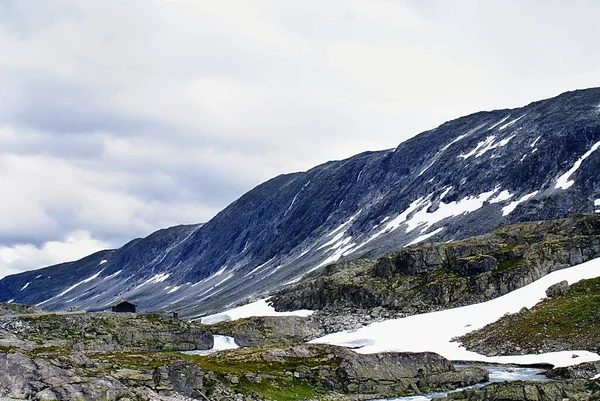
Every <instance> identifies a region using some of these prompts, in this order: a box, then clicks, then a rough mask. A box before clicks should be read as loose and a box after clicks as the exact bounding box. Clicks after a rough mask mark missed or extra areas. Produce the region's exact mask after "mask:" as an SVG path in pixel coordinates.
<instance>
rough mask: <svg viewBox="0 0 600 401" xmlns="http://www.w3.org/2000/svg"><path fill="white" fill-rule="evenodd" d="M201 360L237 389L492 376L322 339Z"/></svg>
mask: <svg viewBox="0 0 600 401" xmlns="http://www.w3.org/2000/svg"><path fill="white" fill-rule="evenodd" d="M201 364H207V365H209V366H215V365H218V366H221V367H222V369H223V370H222V371H220V372H219V371H216V374H217V375H218V376H219V377H221V378H222V379H223V380H226V381H228V382H229V383H230V384H231V385H232V386H231V388H232V389H234V390H236V389H238V390H240V391H244V389H245V388H247V387H250V388H251V387H252V384H254V383H263V384H265V382H270V381H273V380H275V381H276V382H279V383H280V384H279V387H283V388H285V387H286V386H287V387H289V388H293V387H295V386H296V387H297V386H299V385H303V386H309V387H310V388H321V389H324V390H327V391H334V392H341V393H349V394H369V395H372V396H373V398H377V397H391V396H394V395H398V394H418V393H420V392H422V391H424V390H427V391H429V390H432V389H434V390H435V389H439V390H442V389H449V388H456V387H457V386H459V385H463V384H464V385H471V384H475V383H479V382H483V381H486V380H487V379H488V373H487V370H485V369H482V368H477V367H472V368H467V369H462V370H456V369H455V368H454V367H453V365H452V363H450V361H448V360H446V359H444V358H443V357H441V356H439V355H437V354H434V353H428V352H425V353H380V354H371V355H362V354H357V353H355V352H353V351H350V350H348V349H345V348H341V347H335V346H330V345H320V344H303V345H294V346H289V347H276V348H266V349H265V348H263V349H252V348H246V349H237V350H231V351H226V352H222V353H218V354H215V355H214V356H210V357H208V358H205V359H203V360H202V362H201ZM286 371H289V373H290V375H289V376H288V375H287V374H286V373H285V372H286ZM275 399H277V398H275Z"/></svg>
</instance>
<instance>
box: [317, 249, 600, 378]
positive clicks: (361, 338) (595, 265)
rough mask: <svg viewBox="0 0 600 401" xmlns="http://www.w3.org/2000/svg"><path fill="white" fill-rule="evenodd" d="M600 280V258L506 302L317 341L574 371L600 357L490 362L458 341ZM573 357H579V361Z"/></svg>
mask: <svg viewBox="0 0 600 401" xmlns="http://www.w3.org/2000/svg"><path fill="white" fill-rule="evenodd" d="M598 276H600V258H599V259H594V260H591V261H589V262H586V263H583V264H581V265H578V266H574V267H570V268H567V269H563V270H559V271H555V272H553V273H550V274H548V275H546V276H544V277H542V278H541V279H539V280H537V281H535V282H533V283H531V284H529V285H527V286H525V287H522V288H520V289H517V290H515V291H512V292H510V293H508V294H506V295H504V296H502V297H499V298H496V299H493V300H490V301H487V302H483V303H479V304H475V305H470V306H464V307H460V308H455V309H447V310H444V311H438V312H431V313H425V314H421V315H415V316H410V317H406V318H402V319H392V320H387V321H383V322H378V323H372V324H370V325H369V326H366V327H363V328H360V329H358V330H354V331H342V332H338V333H334V334H330V335H327V336H325V337H322V338H319V339H316V340H313V341H311V342H314V343H326V344H334V345H341V346H349V345H357V344H358V345H363V346H362V348H360V349H358V350H357V352H360V353H364V354H371V353H376V352H387V351H400V352H426V351H429V352H436V353H438V354H440V355H442V356H443V357H445V358H447V359H450V360H465V361H467V360H472V361H481V362H492V363H518V364H533V363H536V364H537V363H550V364H552V365H554V366H557V367H559V366H568V365H573V364H579V363H582V362H590V361H597V360H600V355H597V354H594V353H592V352H587V351H577V350H573V351H563V352H553V353H547V354H537V355H517V356H502V357H486V356H484V355H480V354H477V353H475V352H471V351H467V350H466V349H465V348H463V347H462V346H461V344H459V343H457V342H452V339H453V338H454V337H457V336H462V335H464V334H467V333H468V332H471V331H473V330H477V329H480V328H482V327H484V326H485V325H487V324H490V323H493V322H495V321H496V320H498V319H500V318H501V317H502V316H503V315H505V314H507V313H517V312H518V311H520V310H521V309H522V308H524V307H527V308H531V307H533V306H534V305H535V304H537V303H538V302H539V301H541V300H542V299H543V298H545V297H546V293H545V291H546V289H547V288H548V287H549V286H551V285H553V284H556V283H558V282H560V281H563V280H568V281H569V283H570V284H573V283H575V282H577V281H580V280H583V279H590V278H595V277H598ZM573 354H576V355H578V356H579V357H578V358H573Z"/></svg>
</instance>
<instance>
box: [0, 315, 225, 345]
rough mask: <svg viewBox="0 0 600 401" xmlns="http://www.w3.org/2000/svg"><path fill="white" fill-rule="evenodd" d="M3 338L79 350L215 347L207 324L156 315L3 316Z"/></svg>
mask: <svg viewBox="0 0 600 401" xmlns="http://www.w3.org/2000/svg"><path fill="white" fill-rule="evenodd" d="M3 337H6V338H10V337H17V338H18V339H20V340H25V341H29V342H32V343H35V344H45V345H47V346H58V347H64V348H68V349H71V350H75V351H123V350H142V351H187V350H197V349H210V348H212V347H213V335H212V334H211V333H210V332H209V331H207V330H206V329H205V328H204V327H203V326H201V325H197V324H193V323H188V322H183V321H179V320H173V319H171V318H168V317H164V316H161V315H152V314H121V313H110V312H105V313H80V314H43V315H32V316H22V317H18V318H10V319H9V318H2V317H0V339H2V338H3ZM0 343H1V340H0Z"/></svg>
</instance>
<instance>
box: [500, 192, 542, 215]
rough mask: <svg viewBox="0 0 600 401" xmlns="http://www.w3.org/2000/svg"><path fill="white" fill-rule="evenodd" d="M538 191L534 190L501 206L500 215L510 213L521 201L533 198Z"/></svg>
mask: <svg viewBox="0 0 600 401" xmlns="http://www.w3.org/2000/svg"><path fill="white" fill-rule="evenodd" d="M538 192H539V191H534V192H532V193H530V194H527V195H524V196H522V197H521V198H519V199H518V200H516V201H513V202H510V203H509V204H508V205H506V206H504V207H503V208H502V216H508V215H509V214H511V213H512V212H513V211H514V210H515V209H516V207H517V206H519V205H520V204H521V203H523V202H527V201H528V200H529V199H531V198H533V197H534V196H536V195H537V194H538Z"/></svg>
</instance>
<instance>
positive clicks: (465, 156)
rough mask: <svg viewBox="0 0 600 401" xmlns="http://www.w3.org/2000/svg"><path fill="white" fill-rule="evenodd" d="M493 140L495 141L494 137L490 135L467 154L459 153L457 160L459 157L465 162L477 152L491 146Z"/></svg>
mask: <svg viewBox="0 0 600 401" xmlns="http://www.w3.org/2000/svg"><path fill="white" fill-rule="evenodd" d="M495 140H496V136H495V135H490V136H488V137H487V138H485V140H483V141H481V142H479V143H478V144H477V146H476V147H475V149H473V150H472V151H470V152H469V153H461V154H460V155H458V156H457V158H459V157H460V158H462V159H464V160H466V159H468V158H469V157H471V156H473V155H475V154H477V152H479V150H480V149H482V148H486V147H488V146H490V145H491V144H493V143H494V141H495Z"/></svg>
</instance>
